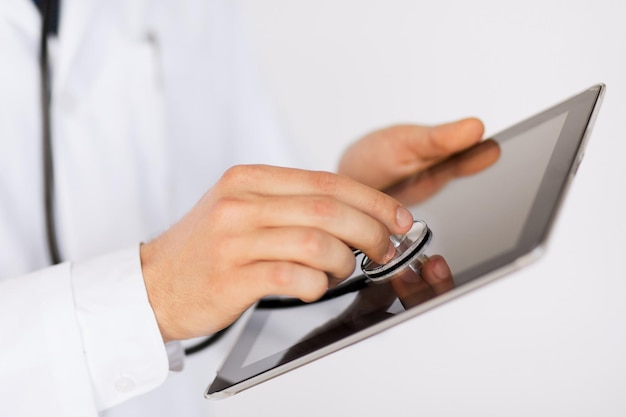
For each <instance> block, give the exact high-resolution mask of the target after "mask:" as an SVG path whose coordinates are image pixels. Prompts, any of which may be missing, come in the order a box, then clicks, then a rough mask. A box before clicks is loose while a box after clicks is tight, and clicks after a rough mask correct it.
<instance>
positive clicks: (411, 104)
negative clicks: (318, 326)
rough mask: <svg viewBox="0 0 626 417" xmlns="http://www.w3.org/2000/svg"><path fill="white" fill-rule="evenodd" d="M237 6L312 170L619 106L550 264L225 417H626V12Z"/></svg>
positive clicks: (549, 3) (570, 4) (602, 5)
mask: <svg viewBox="0 0 626 417" xmlns="http://www.w3.org/2000/svg"><path fill="white" fill-rule="evenodd" d="M237 3H238V4H239V5H240V6H241V7H242V10H243V13H244V17H245V19H246V21H247V23H248V25H249V26H248V27H249V30H250V35H251V37H252V42H253V47H254V52H255V53H256V54H257V57H258V59H259V62H260V65H261V72H262V80H263V82H264V83H265V85H266V87H267V90H268V92H269V93H270V94H271V95H272V96H273V98H274V99H275V103H276V107H277V111H278V114H279V116H280V117H281V119H282V121H283V122H284V125H285V128H286V131H287V133H288V135H289V137H290V138H291V140H292V141H293V143H294V145H295V147H296V149H297V152H298V155H299V156H300V157H301V158H302V159H303V161H304V164H305V166H307V167H309V168H316V169H328V170H332V169H334V167H335V164H336V162H337V160H338V158H339V155H340V153H341V150H342V149H344V148H345V147H346V146H347V145H348V144H349V143H350V142H351V141H352V140H354V139H356V138H358V137H359V136H360V135H362V134H364V133H366V132H368V131H370V130H372V129H374V128H378V127H383V126H386V125H389V124H392V123H396V122H413V123H425V124H433V123H438V122H443V121H448V120H452V119H455V118H460V117H465V116H470V115H472V116H479V117H481V118H482V120H483V121H484V122H485V124H486V127H487V133H488V134H489V133H495V132H497V131H498V130H500V129H502V128H505V127H507V126H508V125H510V124H512V123H514V122H517V121H519V120H520V119H522V118H524V117H526V116H530V115H532V114H534V113H536V112H538V111H540V110H542V109H544V108H546V107H549V106H551V105H552V104H555V103H556V102H559V101H561V100H562V99H565V98H567V97H569V96H571V95H573V94H575V93H577V92H579V91H581V90H583V89H585V88H587V87H588V86H590V85H592V84H595V83H597V82H604V83H606V84H607V95H606V98H605V101H604V104H603V107H602V110H601V112H600V116H599V118H598V120H597V123H596V127H595V129H594V132H593V134H592V136H591V139H590V141H589V145H588V147H587V153H586V156H585V159H584V160H583V163H582V165H581V167H580V169H579V172H578V175H577V177H576V178H575V180H574V182H573V184H572V187H571V188H570V192H569V194H568V197H567V199H566V200H565V203H564V206H563V209H562V210H561V212H560V215H559V218H558V221H557V224H556V227H555V229H554V232H553V235H552V239H551V241H550V245H549V247H548V251H547V253H546V254H545V256H544V257H543V258H542V259H541V260H540V261H539V262H537V263H535V264H533V265H532V266H531V267H529V268H527V269H525V270H523V271H521V272H518V273H515V274H513V275H509V276H508V277H506V278H504V279H501V280H499V281H497V282H495V283H493V284H491V285H489V286H487V287H484V288H483V289H481V290H478V291H475V292H473V293H471V294H469V295H467V296H464V297H461V298H460V299H458V300H456V301H454V302H452V303H448V304H446V305H443V306H441V307H439V308H437V309H435V310H433V311H431V312H429V313H426V314H423V315H421V316H419V317H418V318H416V319H413V320H412V321H409V322H407V323H405V324H403V325H400V326H398V327H396V328H393V329H391V330H389V331H387V332H384V333H383V334H381V335H379V336H376V337H374V338H372V339H369V340H366V341H364V342H361V343H359V344H357V345H355V346H352V347H350V348H347V349H344V350H342V351H340V352H337V353H335V354H332V355H330V356H328V357H326V358H323V359H322V360H319V361H316V362H314V363H312V364H310V365H307V366H305V367H302V368H300V369H297V370H295V371H293V372H290V373H288V374H286V375H283V376H281V377H279V378H276V379H274V380H271V381H269V382H267V383H264V384H262V385H260V386H258V387H255V388H253V389H250V390H248V391H245V392H243V393H241V394H238V395H237V396H235V397H233V398H230V399H227V400H220V401H217V402H216V403H215V404H214V408H215V409H216V411H217V412H218V415H221V416H244V415H254V416H273V417H280V416H294V415H297V416H321V415H333V416H335V415H337V416H339V415H342V416H386V415H390V414H393V415H401V416H405V415H406V416H416V415H425V416H525V417H526V416H556V415H558V416H561V415H562V416H624V415H626V394H625V392H626V358H625V357H624V356H625V355H626V272H625V268H626V265H625V262H624V259H625V258H626V221H625V220H624V218H625V217H626V197H625V194H626V163H625V162H624V158H625V156H626V134H625V130H626V129H625V127H624V123H625V121H626V23H624V22H626V2H625V1H622V0H619V1H618V0H596V1H581V0H578V1H555V0H541V1H538V0H526V1H516V2H510V1H509V2H507V1H495V0H494V1H491V0H475V1H471V2H470V1H462V0H456V1H453V0H442V1H437V2H435V1H408V0H404V1H403V0H386V1H373V0H368V1H357V0H332V1H331V0H316V1H293V0H291V1H290V0H263V1H260V0H238V1H237ZM530 168H531V167H529V169H530Z"/></svg>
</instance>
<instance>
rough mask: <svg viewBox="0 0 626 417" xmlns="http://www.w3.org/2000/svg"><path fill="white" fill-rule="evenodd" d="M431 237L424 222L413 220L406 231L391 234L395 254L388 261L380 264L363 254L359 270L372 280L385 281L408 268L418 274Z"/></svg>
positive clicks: (406, 270)
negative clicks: (399, 233)
mask: <svg viewBox="0 0 626 417" xmlns="http://www.w3.org/2000/svg"><path fill="white" fill-rule="evenodd" d="M431 238H432V232H431V231H430V229H429V228H428V225H427V224H426V222H424V221H422V220H415V221H414V222H413V227H411V230H409V231H408V233H406V234H405V235H392V236H391V238H390V239H391V242H392V243H393V245H394V246H395V247H396V255H395V256H394V257H393V258H392V259H391V260H390V261H389V262H387V263H386V264H383V265H381V264H379V263H376V262H374V261H372V260H371V259H369V258H368V257H367V256H365V257H364V258H363V260H362V261H361V270H362V271H363V273H364V274H365V276H367V277H368V278H369V279H370V280H371V281H374V282H382V281H387V280H389V279H391V278H393V277H395V276H398V275H401V274H403V273H406V272H408V271H409V270H410V271H412V273H416V274H419V271H420V269H421V267H422V263H423V261H424V260H425V259H426V257H425V255H424V250H425V249H426V247H428V244H429V243H430V240H431Z"/></svg>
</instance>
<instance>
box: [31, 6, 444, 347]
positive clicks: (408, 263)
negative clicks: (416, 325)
mask: <svg viewBox="0 0 626 417" xmlns="http://www.w3.org/2000/svg"><path fill="white" fill-rule="evenodd" d="M58 7H59V0H43V1H42V2H41V11H42V16H43V19H42V29H41V45H40V60H39V62H40V76H41V107H42V109H41V110H42V128H43V134H42V138H43V175H44V206H45V207H44V211H45V226H46V241H47V247H48V254H49V258H50V262H51V263H52V264H53V265H55V264H58V263H60V262H61V261H62V258H61V254H60V251H59V244H58V239H57V234H56V225H55V215H54V214H55V213H54V173H53V171H54V170H53V157H52V156H53V155H52V133H51V120H50V119H51V118H50V101H51V96H52V92H51V85H50V68H49V66H50V64H49V59H48V34H50V33H55V32H56V21H55V19H56V18H57V17H58ZM431 238H432V232H431V230H430V229H429V228H428V225H427V224H426V222H424V221H423V220H415V221H414V222H413V226H412V227H411V229H410V230H409V232H407V233H406V234H404V235H391V236H390V240H391V242H392V243H393V245H394V247H395V248H396V254H395V255H394V257H393V258H392V259H391V260H390V261H389V262H387V263H385V264H378V263H376V262H374V261H372V260H371V259H369V258H368V257H367V256H365V255H364V254H363V253H361V251H360V250H358V249H353V251H352V252H353V253H354V256H355V258H358V257H359V256H362V259H361V264H360V269H361V272H362V274H360V275H357V276H354V277H352V278H350V279H348V280H347V282H345V283H343V284H340V285H338V286H337V287H335V288H332V289H329V290H328V291H327V292H326V293H325V294H324V296H322V297H321V298H320V299H318V300H317V301H315V303H319V302H323V301H327V300H330V299H333V298H337V297H339V296H342V295H344V294H348V293H352V292H356V291H359V290H361V289H363V288H366V287H368V286H370V285H374V284H378V283H382V282H387V281H389V280H390V279H392V278H394V277H396V276H400V275H402V274H405V273H407V272H409V273H415V274H419V273H420V271H421V267H422V264H423V262H424V261H425V259H427V258H426V256H425V255H424V251H425V249H426V248H427V246H428V244H429V243H430V241H431ZM355 262H357V261H355ZM310 304H311V303H305V302H303V301H301V300H299V299H295V298H264V299H262V300H260V301H259V302H258V303H257V304H256V308H259V309H277V308H288V307H297V306H303V305H310ZM228 329H229V327H226V328H225V329H223V330H220V331H219V332H217V333H214V334H213V335H211V336H209V337H207V338H206V339H204V340H203V341H201V342H199V343H197V344H195V345H192V346H189V347H187V348H185V354H186V355H191V354H193V353H196V352H199V351H201V350H203V349H205V348H206V347H208V346H210V345H212V344H213V343H215V342H216V341H217V340H219V339H220V338H221V337H222V336H223V335H224V334H225V332H226V331H227V330H228Z"/></svg>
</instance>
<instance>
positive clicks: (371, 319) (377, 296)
mask: <svg viewBox="0 0 626 417" xmlns="http://www.w3.org/2000/svg"><path fill="white" fill-rule="evenodd" d="M604 90H605V87H604V85H602V84H599V85H595V86H592V87H591V88H589V89H587V90H585V91H583V92H581V93H579V94H577V95H575V96H574V97H571V98H569V99H567V100H565V101H563V102H561V103H559V104H557V105H555V106H553V107H551V108H550V109H547V110H545V111H543V112H541V113H539V114H537V115H535V116H533V117H530V118H528V119H526V120H524V121H522V122H520V123H518V124H516V125H514V126H512V127H510V128H508V129H506V130H504V131H502V132H500V133H498V134H496V135H493V136H492V137H491V138H489V139H487V140H484V141H482V142H480V143H479V144H477V145H476V146H474V147H472V148H470V149H469V150H467V151H464V152H462V153H459V154H457V155H454V156H453V157H451V158H449V159H447V160H445V161H443V162H442V163H440V164H438V165H435V166H433V167H431V168H430V169H429V170H427V171H425V172H423V173H420V174H418V175H415V176H414V177H412V178H407V179H406V180H405V181H402V183H400V184H397V185H395V186H393V187H391V188H390V189H389V190H388V192H389V193H390V194H391V195H394V196H395V197H396V198H398V199H399V200H400V201H402V202H403V203H404V204H405V205H406V206H407V207H409V208H410V210H411V212H412V213H413V215H414V217H415V218H417V219H422V220H423V221H424V222H426V223H427V224H428V226H429V228H430V231H431V233H432V237H431V241H430V244H429V245H428V247H427V248H426V251H427V254H430V255H431V256H432V255H434V254H438V255H441V256H442V257H443V258H444V259H445V260H446V261H447V263H448V265H449V266H450V269H451V271H452V273H453V281H454V282H450V283H447V285H443V286H442V287H438V286H433V285H428V284H427V283H426V282H425V281H424V280H420V279H414V280H406V279H400V278H391V279H390V280H385V281H384V282H381V283H375V284H370V285H352V287H350V285H351V283H359V282H364V281H363V280H362V276H360V275H359V273H360V265H361V262H359V261H357V262H356V266H357V267H356V270H357V272H355V276H354V277H352V278H350V279H349V280H348V281H347V282H346V283H345V284H342V286H343V285H345V286H346V287H345V288H346V289H347V290H343V291H342V292H341V294H342V295H339V296H335V297H330V298H329V299H327V300H325V301H321V302H317V303H312V304H302V305H298V304H297V303H296V305H294V306H291V307H289V306H288V305H289V304H288V303H283V304H281V303H277V305H275V306H274V307H281V306H282V308H261V307H264V306H265V307H267V306H268V304H267V303H265V304H262V303H260V304H258V305H257V306H256V307H255V308H253V309H251V310H250V311H249V312H248V314H247V315H246V320H247V321H246V323H245V325H243V326H241V334H240V335H239V337H238V339H237V341H236V342H235V344H234V346H233V348H232V350H231V352H230V353H229V354H228V355H227V357H226V359H225V361H224V363H223V364H222V366H221V368H220V369H219V370H218V372H217V375H216V377H215V378H214V380H213V382H212V383H210V384H209V387H208V388H207V390H206V392H205V396H207V397H210V398H223V397H227V396H230V395H233V394H236V393H238V392H240V391H242V390H244V389H247V388H250V387H252V386H254V385H256V384H258V383H261V382H263V381H266V380H268V379H270V378H273V377H276V376H277V375H280V374H282V373H285V372H287V371H289V370H292V369H294V368H296V367H298V366H301V365H304V364H306V363H309V362H311V361H314V360H317V359H319V358H321V357H323V356H324V355H327V354H330V353H332V352H334V351H337V350H338V349H341V348H344V347H346V346H348V345H350V344H353V343H356V342H358V341H360V340H363V339H365V338H367V337H372V336H374V335H376V334H378V333H380V332H382V331H384V330H385V329H388V328H389V327H391V326H394V325H396V324H398V323H400V322H403V321H405V320H409V319H413V318H414V317H416V316H418V315H419V314H420V313H422V312H424V311H426V310H428V309H431V308H433V307H436V306H438V305H441V304H442V303H444V302H447V301H450V300H453V299H454V298H455V297H458V296H459V295H461V294H464V293H467V292H468V291H471V290H473V289H475V288H477V287H479V286H481V285H485V284H487V283H489V282H491V281H493V280H494V279H497V278H499V277H502V276H503V275H505V274H507V273H509V272H511V271H514V270H516V269H519V268H521V267H523V266H525V265H527V264H528V263H530V262H531V261H533V260H534V259H536V258H537V257H538V256H540V255H541V254H542V253H543V250H544V248H545V244H546V241H547V238H548V235H549V232H550V228H551V226H552V224H553V223H554V220H555V217H556V215H557V212H558V208H559V206H560V204H561V202H562V201H563V197H564V194H565V193H566V190H567V187H568V185H569V183H570V182H571V180H572V178H573V176H574V174H575V173H576V170H577V168H578V165H579V163H580V161H581V159H582V156H583V149H584V147H585V143H586V141H587V139H588V137H589V133H590V130H591V126H592V125H593V121H594V119H595V116H596V115H597V113H598V109H599V105H600V102H601V99H602V96H603V93H604ZM339 288H340V289H341V288H342V287H339ZM278 301H288V300H278Z"/></svg>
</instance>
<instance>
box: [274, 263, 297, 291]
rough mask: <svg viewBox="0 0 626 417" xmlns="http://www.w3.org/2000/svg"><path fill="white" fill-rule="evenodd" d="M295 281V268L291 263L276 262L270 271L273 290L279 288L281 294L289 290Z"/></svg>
mask: <svg viewBox="0 0 626 417" xmlns="http://www.w3.org/2000/svg"><path fill="white" fill-rule="evenodd" d="M293 280H294V266H293V265H292V264H291V263H289V262H276V263H275V264H274V265H273V267H272V268H271V269H270V274H269V281H270V286H271V287H272V288H277V289H278V292H279V293H282V292H284V291H282V290H283V289H285V288H289V287H290V286H291V284H292V283H293Z"/></svg>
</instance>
